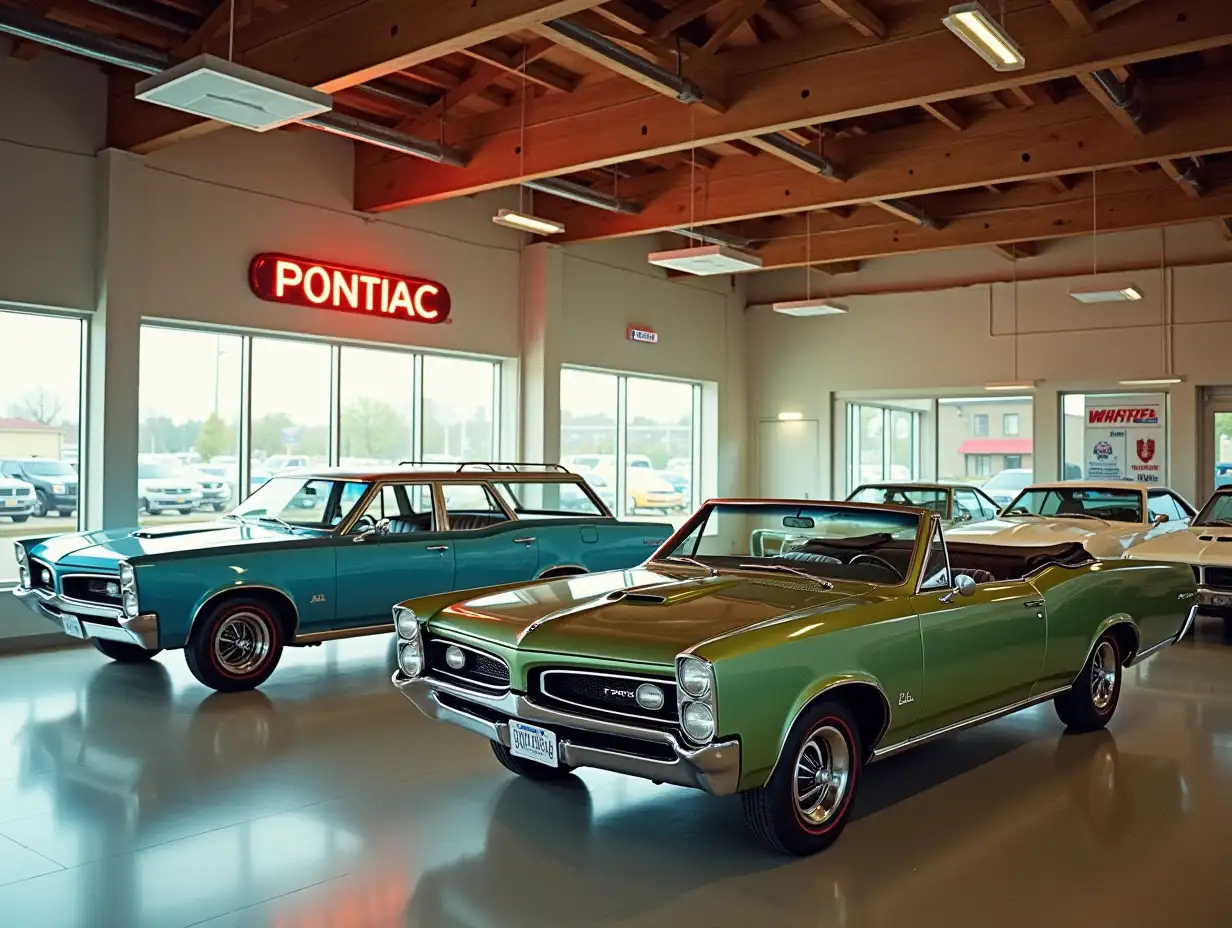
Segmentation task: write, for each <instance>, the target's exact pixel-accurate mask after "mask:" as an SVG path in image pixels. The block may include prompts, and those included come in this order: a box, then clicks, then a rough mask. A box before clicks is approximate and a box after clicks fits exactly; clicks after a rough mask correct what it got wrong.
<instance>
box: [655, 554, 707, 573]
mask: <svg viewBox="0 0 1232 928" xmlns="http://www.w3.org/2000/svg"><path fill="white" fill-rule="evenodd" d="M659 560H661V561H672V562H673V563H677V564H690V565H692V566H693V567H700V568H701V569H702V570H704V571H706V572H707V573H708V574H710V576H712V577H717V576H718V575H719V572H718V571H717V570H715V569H714V568H713V567H711V566H710V565H709V564H703V563H702V562H701V561H699V560H698V559H697V558H695V557H685V556H684V555H683V554H673V555H669V556H668V557H661V558H659Z"/></svg>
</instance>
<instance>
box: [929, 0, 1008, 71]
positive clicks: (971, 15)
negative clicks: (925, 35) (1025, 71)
mask: <svg viewBox="0 0 1232 928" xmlns="http://www.w3.org/2000/svg"><path fill="white" fill-rule="evenodd" d="M941 22H942V23H944V24H945V28H947V29H949V30H950V32H952V33H954V34H955V35H956V36H958V37H959V38H960V39H962V40H963V42H964V43H966V45H967V46H968V47H969V48H971V49H972V51H974V52H975V53H976V54H977V55H979V56H980V57H981V58H983V59H984V60H985V61H987V62H988V63H989V64H990V65H992V67H993V68H994V69H995V70H997V71H1018V70H1021V69H1022V68H1024V67H1026V64H1027V58H1026V56H1025V55H1024V54H1023V53H1022V49H1020V48H1019V47H1018V43H1017V42H1015V41H1014V39H1013V38H1012V37H1011V36H1010V34H1009V32H1007V31H1006V28H1005V0H1001V22H997V21H996V20H995V19H993V18H992V16H991V15H989V13H988V11H987V10H986V9H984V5H983V4H982V3H960V4H958V5H957V6H952V7H950V12H949V13H948V14H946V16H945V17H944V18H942V20H941Z"/></svg>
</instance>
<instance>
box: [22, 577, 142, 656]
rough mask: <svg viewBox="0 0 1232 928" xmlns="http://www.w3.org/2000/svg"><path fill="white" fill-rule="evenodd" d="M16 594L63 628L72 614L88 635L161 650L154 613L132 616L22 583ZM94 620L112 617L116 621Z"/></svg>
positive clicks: (115, 609) (33, 610)
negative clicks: (34, 588)
mask: <svg viewBox="0 0 1232 928" xmlns="http://www.w3.org/2000/svg"><path fill="white" fill-rule="evenodd" d="M13 595H14V596H16V597H17V600H18V602H20V603H21V604H22V605H24V606H25V607H26V608H27V609H29V610H30V611H31V612H33V613H34V614H35V615H37V616H38V617H39V618H42V619H46V620H47V621H49V622H54V623H55V624H56V625H57V626H58V627H59V628H60V629H63V628H64V616H66V615H67V616H72V617H73V618H75V619H77V620H78V621H80V622H81V630H82V632H83V634H84V636H85V637H86V638H102V639H105V640H107V641H119V642H123V643H124V644H135V645H137V646H138V647H142V648H145V649H146V650H147V651H157V650H158V647H159V645H158V616H157V615H155V614H153V613H146V614H144V615H139V616H136V617H133V618H129V617H128V616H126V615H125V614H124V610H122V609H118V608H115V607H113V606H104V605H101V604H99V603H87V602H83V601H81V600H76V599H66V598H65V597H63V596H59V595H57V594H56V593H51V592H48V591H46V590H32V589H28V588H27V587H23V586H19V587H17V589H15V590H13ZM91 619H95V620H97V619H111V620H112V621H114V622H115V623H116V624H115V625H112V624H110V623H103V622H99V621H91Z"/></svg>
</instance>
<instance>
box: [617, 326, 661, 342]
mask: <svg viewBox="0 0 1232 928" xmlns="http://www.w3.org/2000/svg"><path fill="white" fill-rule="evenodd" d="M625 338H627V339H628V340H629V341H631V342H642V343H644V344H647V345H657V344H658V343H659V333H658V332H656V331H655V330H654V329H651V328H648V327H647V326H644V325H631V326H629V327H628V328H627V329H625Z"/></svg>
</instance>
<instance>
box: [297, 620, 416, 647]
mask: <svg viewBox="0 0 1232 928" xmlns="http://www.w3.org/2000/svg"><path fill="white" fill-rule="evenodd" d="M392 631H394V625H393V623H392V622H390V623H389V624H387V625H365V626H363V627H362V628H335V629H330V630H329V631H327V632H305V633H304V634H302V635H296V636H295V638H294V639H292V641H291V644H292V645H297V644H317V643H318V642H321V641H336V640H338V639H339V638H362V637H363V636H364V635H383V634H387V633H388V632H392Z"/></svg>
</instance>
